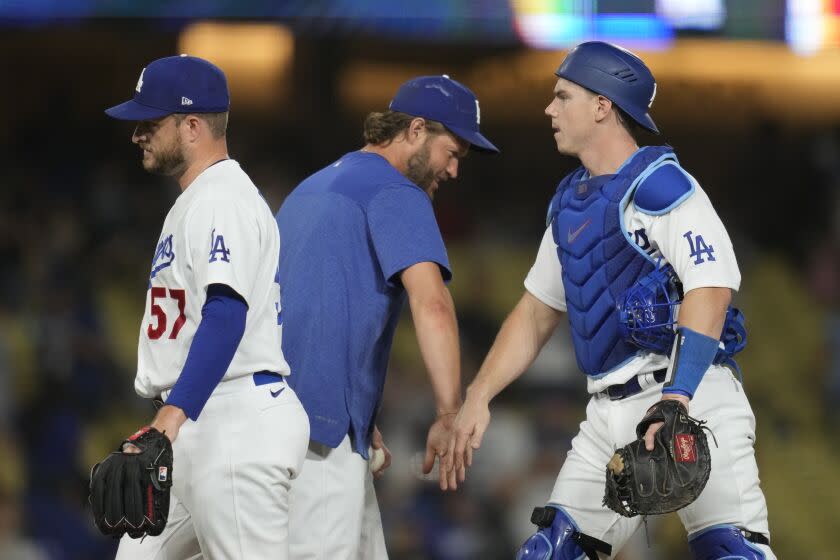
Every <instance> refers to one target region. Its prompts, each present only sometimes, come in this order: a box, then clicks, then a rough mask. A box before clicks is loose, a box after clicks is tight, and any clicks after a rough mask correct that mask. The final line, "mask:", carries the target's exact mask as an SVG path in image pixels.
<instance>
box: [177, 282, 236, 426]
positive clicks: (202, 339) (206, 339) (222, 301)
mask: <svg viewBox="0 0 840 560" xmlns="http://www.w3.org/2000/svg"><path fill="white" fill-rule="evenodd" d="M247 313H248V305H247V304H246V303H245V300H244V299H242V297H241V296H240V295H239V294H237V293H236V292H235V291H234V290H233V288H231V287H229V286H226V285H224V284H211V285H210V286H208V287H207V300H206V301H205V302H204V306H203V307H202V308H201V322H200V323H199V324H198V328H197V329H196V331H195V336H194V337H193V341H192V344H191V345H190V351H189V354H187V359H186V361H185V362H184V369H183V370H182V371H181V375H180V376H179V377H178V381H177V382H176V383H175V386H174V387H172V392H171V393H170V394H169V398H168V399H166V404H171V405H175V406H177V407H179V408H181V409H182V410H183V411H184V412H185V413H186V415H187V416H188V417H189V418H190V419H191V420H196V419H198V415H199V414H201V410H202V409H203V408H204V405H205V404H206V403H207V399H209V398H210V394H211V393H212V392H213V389H215V388H216V385H218V384H219V381H221V379H222V377H223V376H224V375H225V372H226V371H227V369H228V367H229V366H230V363H231V361H233V356H234V354H235V353H236V349H237V348H238V347H239V341H241V340H242V335H243V334H244V333H245V317H246V315H247Z"/></svg>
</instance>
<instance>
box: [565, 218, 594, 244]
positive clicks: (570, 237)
mask: <svg viewBox="0 0 840 560" xmlns="http://www.w3.org/2000/svg"><path fill="white" fill-rule="evenodd" d="M591 223H592V218H589V219H587V220H586V221H585V222H583V224H581V226H580V227H579V228H577V229H576V230H575V231H572V228H569V234H568V235H567V236H566V241H567V242H569V243H574V242H575V239H577V238H578V235H580V234H581V233H582V232H583V230H585V229H586V228H587V227H589V224H591Z"/></svg>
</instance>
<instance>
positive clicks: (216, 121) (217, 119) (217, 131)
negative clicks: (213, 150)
mask: <svg viewBox="0 0 840 560" xmlns="http://www.w3.org/2000/svg"><path fill="white" fill-rule="evenodd" d="M188 114H192V115H195V116H197V117H198V118H200V119H203V120H204V121H206V122H207V126H208V127H209V128H210V134H212V135H213V138H216V139H219V138H221V137H222V136H224V135H225V133H226V132H227V125H228V116H229V115H230V113H229V112H228V111H225V112H224V113H175V122H177V123H178V124H181V122H182V121H183V120H184V119H185V118H186V116H187V115H188Z"/></svg>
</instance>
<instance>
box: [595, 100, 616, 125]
mask: <svg viewBox="0 0 840 560" xmlns="http://www.w3.org/2000/svg"><path fill="white" fill-rule="evenodd" d="M612 107H613V102H612V101H610V100H609V99H607V98H606V97H604V96H603V95H596V96H595V122H601V121H602V120H604V119H605V118H607V115H609V114H610V109H612Z"/></svg>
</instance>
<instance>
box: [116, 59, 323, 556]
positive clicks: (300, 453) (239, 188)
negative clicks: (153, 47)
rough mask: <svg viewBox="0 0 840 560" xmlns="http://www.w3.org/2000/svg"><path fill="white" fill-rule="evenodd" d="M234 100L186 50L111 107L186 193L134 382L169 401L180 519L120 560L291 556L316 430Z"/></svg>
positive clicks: (217, 75)
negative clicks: (299, 479)
mask: <svg viewBox="0 0 840 560" xmlns="http://www.w3.org/2000/svg"><path fill="white" fill-rule="evenodd" d="M229 105H230V101H229V95H228V89H227V82H226V78H225V76H224V74H223V73H222V71H221V70H220V69H219V68H217V67H216V66H214V65H212V64H211V63H209V62H207V61H206V60H202V59H200V58H195V57H188V56H186V55H182V56H175V57H168V58H162V59H159V60H156V61H154V62H152V63H151V64H149V66H147V67H146V68H145V69H144V70H143V72H142V73H141V75H140V80H139V82H138V84H137V88H136V93H135V95H134V99H132V100H130V101H128V102H126V103H123V104H121V105H117V106H115V107H112V108H110V109H108V110H107V111H106V113H107V114H108V115H109V116H111V117H114V118H117V119H122V120H130V121H138V124H137V128H136V129H135V131H134V134H133V136H132V141H133V142H134V143H135V144H137V145H138V146H139V147H140V148H141V149H142V151H143V167H144V168H145V169H146V170H147V171H150V172H153V173H158V174H162V175H166V176H170V177H173V178H175V179H176V180H177V181H178V184H179V185H180V187H181V191H182V193H181V194H180V196H179V197H178V198H177V200H176V201H175V204H174V205H173V207H172V209H171V210H170V211H169V214H168V215H167V216H166V220H165V221H164V224H163V231H162V232H161V235H160V239H159V241H158V244H157V250H156V251H155V253H154V259H153V261H152V266H151V274H150V276H149V287H148V291H147V294H146V310H145V314H144V317H143V322H142V323H141V325H140V343H139V348H138V366H137V377H136V379H135V390H136V391H137V393H138V394H139V395H140V396H142V397H145V398H149V399H160V401H162V403H160V404H161V405H162V406H161V407H160V408H159V410H158V412H157V415H156V416H155V418H154V420H153V421H152V423H151V427H152V428H155V429H157V430H158V431H159V432H162V433H163V434H164V435H166V436H167V437H168V438H169V439H170V440H171V441H172V444H173V445H172V449H173V452H174V464H173V468H172V474H171V480H172V484H173V486H172V490H171V502H170V508H169V519H168V523H167V524H166V526H165V528H164V529H163V532H162V533H161V534H160V535H158V536H154V537H146V538H144V539H142V540H134V539H130V538H128V536H124V537H123V539H122V541H121V543H120V548H119V551H118V553H117V558H119V559H120V560H127V559H138V560H139V559H150V558H154V559H167V560H169V559H181V558H247V559H249V560H252V559H260V558H265V559H272V560H277V559H282V558H287V557H288V491H289V486H290V480H291V479H293V478H295V477H296V476H297V474H298V472H299V470H300V468H301V465H302V463H303V459H304V456H305V454H306V448H307V444H308V441H309V423H308V420H307V417H306V413H305V412H304V410H303V407H302V406H301V404H300V402H299V401H298V399H297V397H296V395H295V393H294V392H293V391H292V389H291V388H290V387H287V386H286V383H285V381H284V377H285V376H286V375H288V374H289V366H288V365H287V363H286V361H285V359H284V358H283V354H282V351H281V333H282V327H281V315H280V288H279V285H278V284H277V282H276V274H277V268H278V255H279V251H280V238H279V234H278V231H277V226H276V223H275V221H274V217H273V215H272V214H271V211H270V210H269V208H268V206H267V204H266V202H265V200H264V199H263V198H262V196H261V195H260V192H259V191H258V190H257V188H256V187H255V186H254V184H253V183H252V182H251V180H250V179H249V178H248V176H247V175H246V174H245V172H244V171H243V170H242V169H241V168H240V167H239V164H238V163H237V162H236V161H234V160H232V159H229V158H228V154H227V146H226V139H225V131H226V127H227V117H228V108H229ZM131 451H133V449H132V448H131V446H130V445H129V446H127V447H126V448H125V449H124V452H131ZM134 451H136V450H134ZM150 492H151V491H150Z"/></svg>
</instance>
